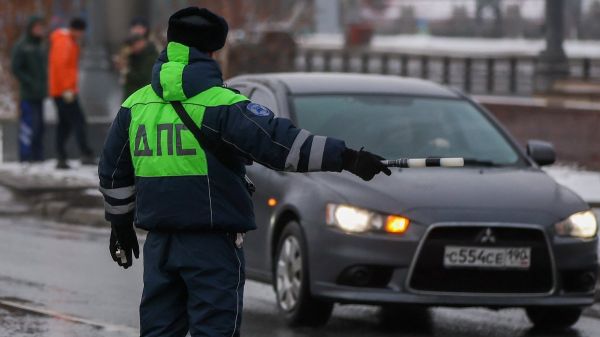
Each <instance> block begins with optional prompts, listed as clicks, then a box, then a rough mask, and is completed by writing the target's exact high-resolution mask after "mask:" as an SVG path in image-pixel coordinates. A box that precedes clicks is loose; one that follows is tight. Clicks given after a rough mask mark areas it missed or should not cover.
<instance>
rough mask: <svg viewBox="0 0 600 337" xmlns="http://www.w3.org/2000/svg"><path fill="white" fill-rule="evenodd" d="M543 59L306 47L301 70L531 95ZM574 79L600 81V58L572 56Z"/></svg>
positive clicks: (300, 57)
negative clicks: (401, 78)
mask: <svg viewBox="0 0 600 337" xmlns="http://www.w3.org/2000/svg"><path fill="white" fill-rule="evenodd" d="M537 62H538V58H537V57H534V56H526V55H486V56H479V55H474V56H470V55H435V54H423V53H407V52H397V51H394V52H388V51H376V50H369V49H355V50H349V49H335V48H324V47H301V48H299V50H298V53H297V55H296V60H295V63H296V64H295V66H296V70H297V71H307V72H314V71H321V72H345V73H377V74H386V75H398V76H405V77H417V78H422V79H429V80H432V81H435V82H438V83H442V84H446V85H451V86H456V87H459V88H461V89H462V90H464V91H465V92H468V93H475V94H490V95H494V94H510V95H530V94H532V93H533V91H534V83H535V69H536V66H537ZM569 62H570V67H571V69H570V70H571V75H572V78H575V79H581V80H585V81H590V80H600V58H599V59H591V58H571V59H570V61H569Z"/></svg>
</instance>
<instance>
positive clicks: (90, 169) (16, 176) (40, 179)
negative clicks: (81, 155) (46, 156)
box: [0, 160, 98, 188]
mask: <svg viewBox="0 0 600 337" xmlns="http://www.w3.org/2000/svg"><path fill="white" fill-rule="evenodd" d="M69 165H70V166H71V169H70V170H57V169H56V161H55V160H48V161H45V162H43V163H35V164H29V163H17V162H9V163H2V164H0V182H1V183H2V184H9V185H13V186H15V187H17V188H18V187H23V188H27V187H34V186H35V185H39V187H44V188H52V187H58V188H70V187H71V188H78V187H95V186H97V185H98V168H97V167H96V166H95V165H81V164H80V162H79V161H77V160H72V161H69ZM19 185H23V186H19Z"/></svg>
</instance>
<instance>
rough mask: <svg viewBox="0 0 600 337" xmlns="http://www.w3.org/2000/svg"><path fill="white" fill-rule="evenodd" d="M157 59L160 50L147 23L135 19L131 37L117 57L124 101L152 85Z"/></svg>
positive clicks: (131, 28) (130, 33)
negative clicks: (153, 69)
mask: <svg viewBox="0 0 600 337" xmlns="http://www.w3.org/2000/svg"><path fill="white" fill-rule="evenodd" d="M157 58H158V49H157V48H156V44H155V43H154V42H153V41H152V39H151V38H150V28H149V26H148V23H147V21H146V20H145V19H144V18H136V19H134V20H133V21H132V22H131V27H130V29H129V37H128V38H127V40H126V43H125V45H124V47H123V48H122V49H121V51H120V53H119V54H118V55H117V56H116V57H115V65H116V67H117V69H119V71H120V73H121V76H122V82H123V97H124V99H126V98H127V97H129V96H131V95H132V94H133V93H134V92H136V91H137V90H138V89H140V88H142V87H144V86H146V85H148V84H150V81H151V80H152V67H153V66H154V62H156V59H157Z"/></svg>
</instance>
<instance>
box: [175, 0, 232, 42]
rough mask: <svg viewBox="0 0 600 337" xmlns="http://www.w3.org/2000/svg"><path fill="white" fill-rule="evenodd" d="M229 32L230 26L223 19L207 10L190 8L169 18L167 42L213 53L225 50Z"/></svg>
mask: <svg viewBox="0 0 600 337" xmlns="http://www.w3.org/2000/svg"><path fill="white" fill-rule="evenodd" d="M228 32H229V26H228V25H227V21H225V19H224V18H223V17H221V16H219V15H217V14H215V13H213V12H211V11H209V10H208V9H206V8H198V7H188V8H184V9H182V10H180V11H177V12H176V13H175V14H173V15H171V17H170V18H169V28H168V29H167V40H168V41H169V42H179V43H181V44H183V45H186V46H188V47H193V48H196V49H198V50H200V51H203V52H213V51H217V50H219V49H221V48H223V46H224V45H225V41H226V40H227V33H228Z"/></svg>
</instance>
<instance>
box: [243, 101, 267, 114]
mask: <svg viewBox="0 0 600 337" xmlns="http://www.w3.org/2000/svg"><path fill="white" fill-rule="evenodd" d="M246 109H248V111H250V112H252V113H253V114H255V115H256V116H259V117H266V116H269V115H271V110H269V108H267V107H265V106H262V105H260V104H256V103H248V106H247V108H246Z"/></svg>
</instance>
